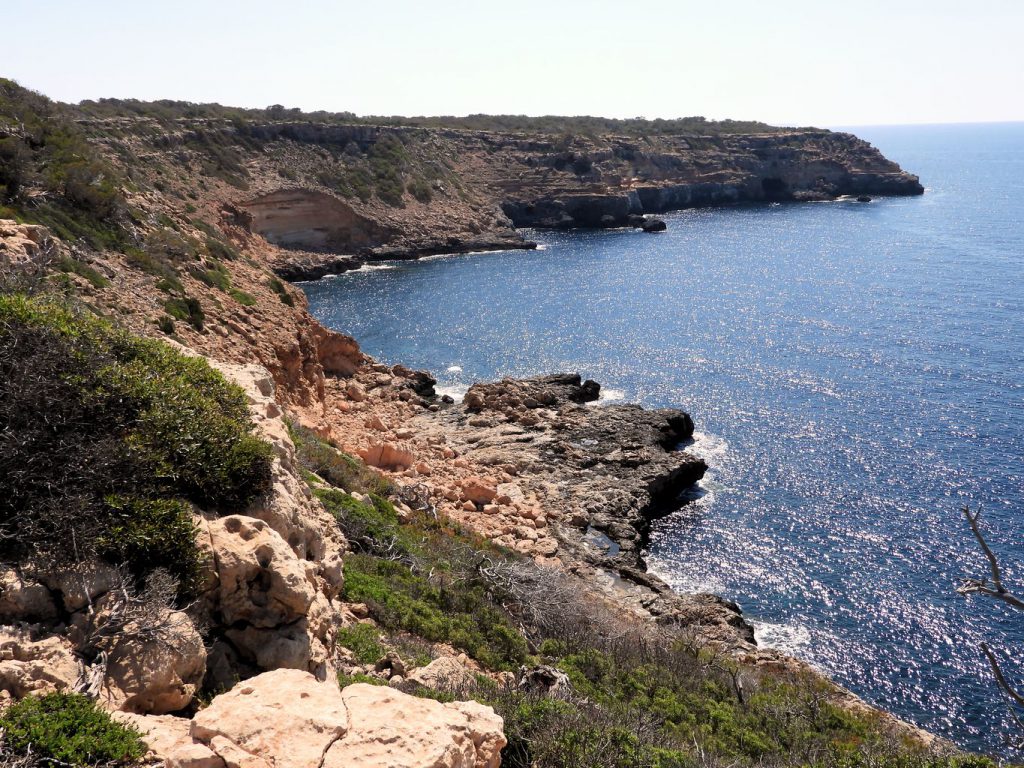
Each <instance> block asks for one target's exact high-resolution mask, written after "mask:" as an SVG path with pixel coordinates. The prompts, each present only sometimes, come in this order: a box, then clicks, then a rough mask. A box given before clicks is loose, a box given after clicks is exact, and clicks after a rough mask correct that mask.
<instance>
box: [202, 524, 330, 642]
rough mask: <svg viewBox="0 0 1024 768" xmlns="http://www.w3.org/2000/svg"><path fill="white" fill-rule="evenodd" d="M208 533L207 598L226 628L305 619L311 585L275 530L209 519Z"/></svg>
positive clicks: (309, 600)
mask: <svg viewBox="0 0 1024 768" xmlns="http://www.w3.org/2000/svg"><path fill="white" fill-rule="evenodd" d="M207 529H208V531H209V539H210V546H211V548H212V552H211V562H212V563H213V567H214V568H215V569H216V575H217V586H216V588H215V591H214V594H213V595H212V596H211V597H212V599H213V602H214V604H215V606H216V610H217V611H218V612H219V613H220V615H221V616H222V617H223V621H224V623H225V624H234V623H236V622H244V623H246V624H250V625H253V626H256V627H263V628H271V627H277V626H280V625H283V624H290V623H292V622H295V621H298V620H299V619H301V618H303V617H305V615H306V611H307V610H309V607H310V605H311V604H312V602H313V595H314V585H313V584H311V583H310V580H309V579H308V578H307V574H306V569H305V568H304V567H303V561H300V560H299V559H298V558H296V557H295V554H294V553H293V552H292V550H291V548H290V547H289V546H288V545H287V543H286V542H285V541H284V539H282V538H281V536H280V535H279V534H278V533H277V531H275V530H274V529H273V528H271V527H270V526H269V525H267V524H266V523H265V522H263V521H262V520H257V519H255V518H251V517H243V516H242V515H229V516H228V517H222V518H219V519H217V520H210V521H209V522H208V523H207Z"/></svg>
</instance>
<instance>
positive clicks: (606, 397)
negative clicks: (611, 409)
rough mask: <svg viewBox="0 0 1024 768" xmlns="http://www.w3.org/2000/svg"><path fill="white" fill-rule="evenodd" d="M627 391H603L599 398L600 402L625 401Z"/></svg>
mask: <svg viewBox="0 0 1024 768" xmlns="http://www.w3.org/2000/svg"><path fill="white" fill-rule="evenodd" d="M625 399H626V390H624V389H602V390H601V391H600V392H599V393H598V396H597V400H598V402H607V403H613V402H615V401H616V400H625Z"/></svg>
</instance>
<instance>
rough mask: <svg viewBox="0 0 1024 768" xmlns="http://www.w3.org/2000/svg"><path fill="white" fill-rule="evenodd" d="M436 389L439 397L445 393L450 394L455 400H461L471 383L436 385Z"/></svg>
mask: <svg viewBox="0 0 1024 768" xmlns="http://www.w3.org/2000/svg"><path fill="white" fill-rule="evenodd" d="M434 391H435V392H436V393H437V395H438V397H443V396H444V395H448V396H449V397H450V398H452V399H453V400H454V401H455V402H459V401H460V400H462V398H463V396H464V395H465V394H466V392H468V391H469V385H468V384H451V385H449V386H447V387H438V386H435V387H434Z"/></svg>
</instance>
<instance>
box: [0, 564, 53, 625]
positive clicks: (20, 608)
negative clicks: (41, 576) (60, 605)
mask: <svg viewBox="0 0 1024 768" xmlns="http://www.w3.org/2000/svg"><path fill="white" fill-rule="evenodd" d="M56 617H57V606H56V604H55V603H54V601H53V596H52V595H51V594H50V590H49V589H47V588H46V587H45V586H44V585H42V584H40V583H38V582H35V581H32V580H31V579H28V578H26V577H25V576H24V575H23V574H21V573H18V571H16V570H15V569H13V568H0V624H10V623H13V622H15V621H48V620H51V619H55V618H56Z"/></svg>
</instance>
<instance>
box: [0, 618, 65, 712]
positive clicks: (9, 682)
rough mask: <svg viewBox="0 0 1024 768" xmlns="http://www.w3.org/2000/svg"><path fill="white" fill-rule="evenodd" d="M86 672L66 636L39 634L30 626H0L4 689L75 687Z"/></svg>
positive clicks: (17, 692)
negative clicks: (35, 633) (34, 632)
mask: <svg viewBox="0 0 1024 768" xmlns="http://www.w3.org/2000/svg"><path fill="white" fill-rule="evenodd" d="M82 673H83V666H82V664H81V663H80V662H79V661H78V659H77V658H76V657H75V649H74V646H73V645H72V644H71V642H70V641H68V640H67V639H66V638H62V637H54V636H51V637H44V638H36V637H34V636H33V633H32V632H30V631H29V630H27V629H22V628H18V627H0V692H2V693H3V694H6V695H7V696H11V697H13V698H15V699H20V698H22V697H23V696H28V695H29V694H45V693H53V692H59V691H69V690H72V689H73V688H74V686H75V684H76V682H77V681H78V680H79V678H80V677H81V675H82Z"/></svg>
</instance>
